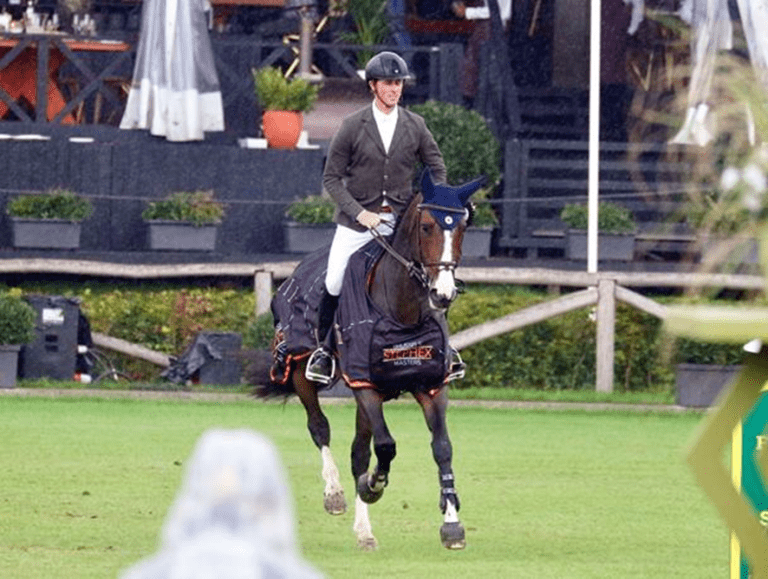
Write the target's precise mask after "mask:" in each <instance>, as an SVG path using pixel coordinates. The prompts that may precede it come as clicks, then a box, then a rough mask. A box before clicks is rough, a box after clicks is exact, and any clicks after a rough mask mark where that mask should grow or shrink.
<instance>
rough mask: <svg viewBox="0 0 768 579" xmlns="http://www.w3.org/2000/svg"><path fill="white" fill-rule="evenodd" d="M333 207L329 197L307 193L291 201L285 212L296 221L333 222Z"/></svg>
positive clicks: (311, 222) (309, 222) (312, 222)
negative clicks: (302, 197)
mask: <svg viewBox="0 0 768 579" xmlns="http://www.w3.org/2000/svg"><path fill="white" fill-rule="evenodd" d="M334 209H335V206H334V204H333V202H332V201H331V200H330V199H328V198H326V197H323V196H322V195H308V196H307V197H304V199H299V200H298V201H294V202H293V203H291V204H290V205H289V206H288V209H287V210H286V212H285V214H286V215H287V216H288V217H289V218H290V219H292V220H293V221H296V222H297V223H307V224H321V223H333V212H334Z"/></svg>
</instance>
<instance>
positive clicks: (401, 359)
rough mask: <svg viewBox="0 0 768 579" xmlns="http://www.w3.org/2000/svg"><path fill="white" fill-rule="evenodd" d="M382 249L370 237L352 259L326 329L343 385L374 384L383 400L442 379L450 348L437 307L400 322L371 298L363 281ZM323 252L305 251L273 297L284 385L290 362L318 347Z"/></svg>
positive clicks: (277, 374) (276, 373)
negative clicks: (413, 319)
mask: <svg viewBox="0 0 768 579" xmlns="http://www.w3.org/2000/svg"><path fill="white" fill-rule="evenodd" d="M383 251H384V250H383V248H382V247H381V246H380V245H379V244H378V243H377V242H376V241H371V242H370V243H368V244H367V245H366V246H364V247H363V248H362V249H360V250H359V251H357V252H356V253H355V254H353V255H352V257H351V258H350V260H349V265H348V266H347V270H346V272H345V275H344V283H343V284H342V287H343V290H342V293H341V296H340V298H339V307H338V309H337V311H336V317H335V320H334V325H333V332H332V334H333V342H334V344H333V346H334V350H335V353H336V355H337V357H338V360H339V365H340V368H341V375H342V378H343V379H344V381H345V382H346V384H347V385H348V386H350V387H351V388H371V387H373V386H374V384H375V385H376V388H377V389H379V390H380V391H382V392H384V393H385V395H386V397H387V398H395V397H397V396H399V395H400V394H401V393H402V392H404V391H405V390H406V389H408V386H409V385H410V384H413V383H414V382H416V383H417V384H418V389H420V390H424V391H429V390H432V389H434V388H437V387H439V386H441V385H442V384H444V383H445V381H446V379H447V377H448V375H449V369H450V364H451V353H450V352H451V350H450V346H449V344H448V329H447V325H446V321H445V317H444V316H443V315H442V314H439V313H437V312H435V313H432V314H430V315H428V316H426V317H425V318H424V319H422V320H421V321H420V322H419V323H418V324H416V325H412V326H410V325H403V324H400V323H399V322H397V321H396V320H394V319H393V318H392V317H391V316H388V315H385V314H384V313H383V312H382V311H380V310H379V308H377V307H376V305H375V304H374V303H373V301H372V300H371V298H370V296H369V293H368V291H367V290H368V278H369V276H370V273H371V270H372V268H373V266H374V265H375V264H376V262H377V261H378V259H379V258H380V257H381V255H382V252H383ZM328 252H329V248H328V247H326V248H323V249H321V250H318V251H316V252H314V253H312V254H310V255H309V256H307V257H306V258H305V259H304V260H303V261H302V262H301V263H300V264H299V266H298V267H297V268H296V270H295V271H294V273H293V275H292V276H291V277H290V278H289V279H287V280H286V281H285V282H283V283H282V284H281V285H280V287H279V288H278V290H277V292H276V294H275V297H274V298H273V299H272V314H273V316H274V319H275V320H276V322H275V342H274V347H273V353H274V357H275V363H274V364H273V367H272V379H273V380H274V381H275V382H278V383H284V382H285V381H286V380H287V379H288V375H289V373H290V367H291V362H292V361H296V360H300V359H302V358H304V357H306V356H308V355H309V354H310V353H311V352H312V351H313V350H314V349H315V348H316V347H317V346H318V341H317V338H316V331H315V328H316V327H317V321H318V309H319V304H320V300H321V298H322V295H323V286H324V283H325V272H326V268H327V263H328ZM281 357H284V358H285V361H283V360H280V358H281Z"/></svg>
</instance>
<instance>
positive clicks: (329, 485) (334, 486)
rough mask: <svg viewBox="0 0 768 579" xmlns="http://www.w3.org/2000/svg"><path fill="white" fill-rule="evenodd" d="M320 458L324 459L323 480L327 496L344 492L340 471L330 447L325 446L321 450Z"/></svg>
mask: <svg viewBox="0 0 768 579" xmlns="http://www.w3.org/2000/svg"><path fill="white" fill-rule="evenodd" d="M320 457H321V458H322V459H323V470H322V475H323V480H324V481H325V494H326V495H331V494H334V493H337V492H339V491H342V490H343V489H342V488H341V481H340V478H339V469H338V468H336V463H335V462H334V460H333V455H332V454H331V449H330V447H328V446H324V447H323V448H321V449H320Z"/></svg>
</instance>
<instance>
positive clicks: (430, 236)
mask: <svg viewBox="0 0 768 579" xmlns="http://www.w3.org/2000/svg"><path fill="white" fill-rule="evenodd" d="M456 219H461V223H459V224H458V225H457V226H456V227H453V228H452V229H443V228H442V227H440V226H439V225H438V224H437V222H436V221H435V219H434V217H432V215H431V214H430V213H429V211H423V212H422V219H421V243H422V252H423V255H422V259H423V260H424V266H425V267H426V269H427V274H428V277H429V305H430V307H431V308H432V309H435V310H439V311H445V310H447V309H448V307H449V306H450V305H451V302H453V300H454V299H456V295H457V294H458V291H457V289H456V278H455V276H454V269H455V267H456V265H457V264H458V262H459V259H461V241H462V239H463V237H464V229H465V228H466V216H462V215H461V214H457V216H456ZM425 242H426V243H425Z"/></svg>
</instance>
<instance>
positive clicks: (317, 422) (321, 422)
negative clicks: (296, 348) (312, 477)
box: [292, 365, 347, 515]
mask: <svg viewBox="0 0 768 579" xmlns="http://www.w3.org/2000/svg"><path fill="white" fill-rule="evenodd" d="M292 377H293V385H294V389H295V390H296V394H297V395H298V397H299V400H301V403H302V404H303V405H304V409H305V410H306V411H307V428H308V429H309V433H310V435H311V436H312V441H313V442H314V443H315V446H317V448H318V449H320V458H321V460H322V463H323V466H322V471H321V474H322V477H323V480H324V481H325V490H324V492H323V506H324V507H325V510H326V511H327V512H328V513H330V514H332V515H341V514H343V513H345V512H346V510H347V502H346V500H345V499H344V489H342V487H341V479H340V477H339V469H338V468H337V467H336V463H335V462H334V460H333V455H332V454H331V446H330V445H331V427H330V424H329V423H328V419H327V418H326V416H325V414H323V410H322V408H321V407H320V401H319V400H318V397H317V387H316V385H315V384H314V383H312V382H310V381H309V380H307V379H306V378H305V377H304V368H303V365H299V367H298V368H297V369H296V370H295V371H294V372H293V376H292Z"/></svg>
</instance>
